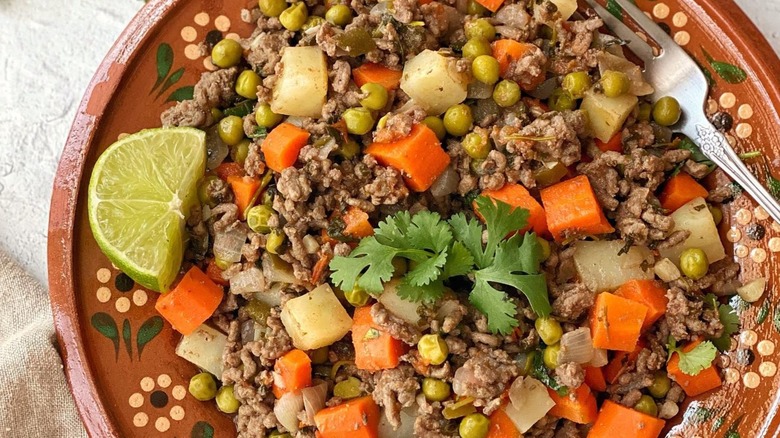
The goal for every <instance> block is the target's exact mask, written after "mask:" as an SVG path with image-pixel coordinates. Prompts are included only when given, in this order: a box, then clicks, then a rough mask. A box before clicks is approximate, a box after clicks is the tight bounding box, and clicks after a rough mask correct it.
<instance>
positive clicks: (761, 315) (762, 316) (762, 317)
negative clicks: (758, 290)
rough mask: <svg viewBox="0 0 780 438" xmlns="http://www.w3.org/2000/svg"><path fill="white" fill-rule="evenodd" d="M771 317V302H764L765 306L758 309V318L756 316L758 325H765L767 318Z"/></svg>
mask: <svg viewBox="0 0 780 438" xmlns="http://www.w3.org/2000/svg"><path fill="white" fill-rule="evenodd" d="M767 316H769V300H764V304H762V305H761V308H760V309H758V316H756V324H763V323H764V321H766V317H767Z"/></svg>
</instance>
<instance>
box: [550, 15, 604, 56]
mask: <svg viewBox="0 0 780 438" xmlns="http://www.w3.org/2000/svg"><path fill="white" fill-rule="evenodd" d="M603 25H604V22H603V21H602V20H601V18H599V17H591V18H588V19H585V20H577V21H564V22H560V24H559V25H558V27H557V30H558V43H559V53H558V55H559V56H571V57H576V58H580V57H583V56H585V54H586V53H587V51H588V49H590V46H591V44H592V43H593V31H595V30H597V29H598V28H600V27H601V26H603Z"/></svg>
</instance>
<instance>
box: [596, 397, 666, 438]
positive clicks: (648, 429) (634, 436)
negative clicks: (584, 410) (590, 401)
mask: <svg viewBox="0 0 780 438" xmlns="http://www.w3.org/2000/svg"><path fill="white" fill-rule="evenodd" d="M664 425H666V422H665V421H664V420H661V419H659V418H656V417H652V416H650V415H647V414H643V413H642V412H639V411H636V410H634V409H631V408H627V407H625V406H622V405H619V404H617V403H615V402H613V401H612V400H607V401H605V402H604V404H603V405H602V406H601V411H599V416H598V418H597V419H596V423H595V424H594V425H593V428H592V429H591V430H590V432H588V438H614V437H616V436H620V437H626V438H658V436H659V435H660V434H661V431H662V430H663V429H664Z"/></svg>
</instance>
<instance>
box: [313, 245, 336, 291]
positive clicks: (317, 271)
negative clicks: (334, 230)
mask: <svg viewBox="0 0 780 438" xmlns="http://www.w3.org/2000/svg"><path fill="white" fill-rule="evenodd" d="M326 234H327V233H326ZM332 259H333V253H332V252H323V253H320V258H319V260H317V263H316V264H315V265H314V268H313V269H312V270H311V284H317V283H319V282H320V280H321V279H323V278H324V277H325V273H326V272H327V271H328V265H329V264H330V261H331V260H332Z"/></svg>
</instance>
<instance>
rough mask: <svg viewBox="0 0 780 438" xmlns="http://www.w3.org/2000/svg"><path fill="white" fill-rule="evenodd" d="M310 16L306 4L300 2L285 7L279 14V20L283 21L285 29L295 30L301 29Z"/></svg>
mask: <svg viewBox="0 0 780 438" xmlns="http://www.w3.org/2000/svg"><path fill="white" fill-rule="evenodd" d="M308 18H309V11H308V10H307V9H306V4H305V3H303V2H298V3H295V4H294V5H292V6H290V7H289V8H287V9H285V10H284V12H282V13H281V14H280V15H279V22H281V23H282V26H284V28H285V29H287V30H291V31H293V32H295V31H298V30H301V28H302V27H303V25H304V24H305V23H306V19H308Z"/></svg>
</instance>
